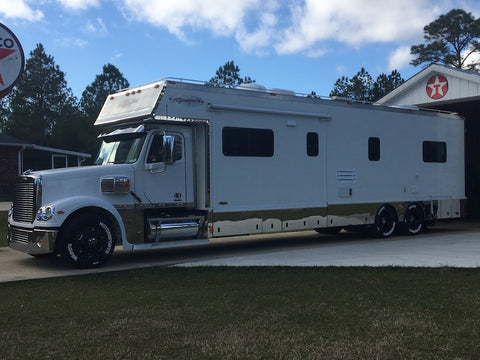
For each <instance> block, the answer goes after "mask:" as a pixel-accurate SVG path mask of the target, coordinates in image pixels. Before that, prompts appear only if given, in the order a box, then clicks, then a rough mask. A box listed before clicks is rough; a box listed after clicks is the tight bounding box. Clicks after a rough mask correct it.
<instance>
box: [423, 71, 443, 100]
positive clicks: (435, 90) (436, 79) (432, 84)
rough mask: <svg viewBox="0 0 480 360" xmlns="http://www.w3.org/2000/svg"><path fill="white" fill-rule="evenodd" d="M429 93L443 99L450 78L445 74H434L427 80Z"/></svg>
mask: <svg viewBox="0 0 480 360" xmlns="http://www.w3.org/2000/svg"><path fill="white" fill-rule="evenodd" d="M426 91H427V95H428V96H429V97H430V98H432V99H434V100H437V99H441V98H442V97H444V96H445V94H446V93H447V91H448V80H447V78H446V77H445V76H443V75H434V76H432V77H431V78H430V79H428V81H427V87H426Z"/></svg>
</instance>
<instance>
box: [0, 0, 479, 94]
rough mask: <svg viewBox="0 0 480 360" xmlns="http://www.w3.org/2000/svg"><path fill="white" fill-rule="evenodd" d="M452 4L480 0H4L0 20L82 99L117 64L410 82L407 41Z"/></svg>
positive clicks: (279, 83)
mask: <svg viewBox="0 0 480 360" xmlns="http://www.w3.org/2000/svg"><path fill="white" fill-rule="evenodd" d="M453 8H462V9H464V10H466V11H468V12H471V13H472V14H473V15H474V16H475V17H480V0H462V1H461V0H455V1H454V0H395V1H393V0H332V1H331V0H0V22H1V23H3V24H4V25H6V26H7V27H8V28H10V30H12V31H13V32H14V33H15V35H16V36H17V38H18V39H19V41H20V43H21V44H22V46H23V49H24V52H25V55H26V57H27V58H28V57H29V53H30V51H32V50H33V49H34V48H35V46H36V44H37V43H42V44H43V45H44V47H45V51H46V53H47V54H49V55H52V56H53V57H54V59H55V63H56V64H57V65H59V67H60V69H61V70H62V71H64V72H65V73H66V79H67V82H68V86H69V87H71V88H72V90H73V92H74V94H75V95H76V96H77V97H80V96H81V93H82V91H83V90H84V89H85V87H86V86H87V85H89V84H90V83H91V82H92V81H93V80H94V78H95V75H97V74H99V73H101V72H102V66H103V65H104V64H107V63H112V64H114V65H115V66H117V67H118V68H119V69H120V71H121V72H122V73H123V74H124V76H125V77H126V78H127V80H128V81H129V82H130V84H132V85H135V84H140V83H145V82H150V81H153V80H156V79H160V78H163V77H181V78H187V79H196V80H209V79H210V78H211V77H213V76H214V75H215V71H216V70H217V69H218V67H219V66H221V65H223V64H225V62H227V61H230V60H234V61H235V63H236V64H237V65H238V66H239V67H240V70H241V75H242V76H250V77H251V78H252V79H255V80H256V82H257V83H259V84H262V85H264V86H266V87H267V88H283V89H289V90H294V91H296V92H300V93H310V92H311V91H315V92H316V93H317V94H319V95H325V96H328V94H329V93H330V91H331V90H332V89H333V86H334V83H335V81H336V80H337V79H338V78H340V77H341V76H348V77H352V76H353V75H355V74H356V73H357V72H358V71H359V70H360V68H361V67H362V66H363V67H365V68H366V70H367V71H368V72H369V73H370V74H371V75H372V76H373V77H374V78H376V76H378V74H380V73H387V74H388V73H390V72H391V71H392V70H393V69H397V70H398V71H399V72H400V73H401V75H402V77H403V78H404V79H408V78H409V77H411V76H413V75H414V74H415V73H416V72H418V71H420V70H421V68H419V67H413V66H411V65H409V62H410V60H411V58H410V51H409V50H410V46H411V45H416V44H419V43H422V42H423V27H424V26H425V25H427V24H428V23H429V22H431V21H433V20H435V19H436V18H438V16H440V15H442V14H445V13H447V12H448V11H449V10H451V9H453Z"/></svg>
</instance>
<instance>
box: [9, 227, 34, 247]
mask: <svg viewBox="0 0 480 360" xmlns="http://www.w3.org/2000/svg"><path fill="white" fill-rule="evenodd" d="M28 235H29V232H28V231H24V230H20V229H16V228H12V229H11V231H10V236H11V239H10V241H11V242H16V243H23V244H28Z"/></svg>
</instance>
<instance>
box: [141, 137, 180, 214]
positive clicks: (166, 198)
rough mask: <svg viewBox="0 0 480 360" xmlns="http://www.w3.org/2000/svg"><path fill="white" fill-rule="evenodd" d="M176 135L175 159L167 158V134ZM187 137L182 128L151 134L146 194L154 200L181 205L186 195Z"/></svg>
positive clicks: (145, 180) (147, 159) (164, 203)
mask: <svg viewBox="0 0 480 360" xmlns="http://www.w3.org/2000/svg"><path fill="white" fill-rule="evenodd" d="M166 136H171V137H173V138H174V143H173V159H174V162H173V163H168V162H164V153H165V152H166V149H165V146H164V137H166ZM185 179H186V156H185V137H184V136H183V134H182V133H180V132H168V133H167V134H164V133H163V132H158V133H156V134H154V135H153V136H152V137H150V141H149V149H148V152H147V157H146V159H145V176H144V195H145V197H146V198H147V200H148V201H149V202H150V203H151V204H155V205H160V206H180V205H179V204H180V203H183V204H185V203H186V201H187V198H186V183H185Z"/></svg>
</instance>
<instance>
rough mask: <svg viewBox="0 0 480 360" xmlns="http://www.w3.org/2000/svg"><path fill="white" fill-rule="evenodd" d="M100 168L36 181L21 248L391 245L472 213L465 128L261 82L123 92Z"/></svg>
mask: <svg viewBox="0 0 480 360" xmlns="http://www.w3.org/2000/svg"><path fill="white" fill-rule="evenodd" d="M95 125H97V126H98V127H99V128H100V129H101V135H100V137H101V138H102V139H103V144H102V146H101V149H100V151H99V155H98V158H97V161H96V163H97V165H96V166H89V167H81V168H69V169H62V170H52V171H41V172H34V173H26V174H24V175H22V176H20V177H19V178H18V180H17V182H16V184H15V186H14V201H13V206H12V210H11V211H10V213H9V219H8V223H9V225H8V226H9V230H8V233H9V245H10V247H12V248H14V249H17V250H20V251H24V252H27V253H29V254H31V255H34V256H40V255H42V254H48V253H59V254H61V255H62V256H64V257H65V258H66V259H68V260H69V261H70V262H71V263H73V264H75V265H77V266H80V267H87V266H98V265H101V264H102V263H103V262H105V261H106V260H107V259H108V258H109V257H110V255H111V254H112V252H113V249H114V247H115V245H116V244H122V245H123V248H124V249H129V250H136V249H154V248H164V247H177V246H178V247H180V246H193V245H198V244H206V243H208V241H209V238H211V237H225V236H233V235H246V234H262V233H272V232H282V231H298V230H309V229H315V230H318V231H327V232H337V231H339V230H340V229H342V228H346V229H354V228H358V227H361V228H369V229H370V230H371V231H372V233H373V234H374V235H376V236H380V237H387V236H389V235H391V234H392V233H393V232H394V231H395V230H396V229H399V230H401V231H403V232H404V233H407V234H416V233H418V232H420V231H421V230H422V229H423V228H424V227H425V225H426V224H427V223H433V222H434V221H435V220H437V219H449V218H456V217H460V216H461V208H462V206H461V203H462V201H463V200H464V199H465V191H464V121H463V119H462V118H461V117H459V116H457V115H455V114H450V113H442V112H433V111H423V110H419V109H415V108H411V107H410V108H400V107H397V108H394V107H386V106H378V105H371V104H361V103H354V102H350V101H348V100H344V99H343V100H342V99H340V100H339V99H336V100H335V99H320V98H316V97H311V96H301V95H295V94H293V93H292V92H289V91H285V90H266V89H265V88H263V87H261V86H259V85H256V84H252V85H247V86H243V87H240V88H236V89H229V88H218V87H211V86H206V85H205V84H204V83H196V82H192V81H182V80H174V79H165V80H160V81H157V82H154V83H151V84H147V85H144V86H140V87H136V88H132V89H128V90H125V91H121V92H118V93H116V94H112V95H110V96H109V97H108V98H107V99H106V101H105V105H104V106H103V109H102V110H101V112H100V115H99V116H98V119H97V120H96V122H95Z"/></svg>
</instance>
